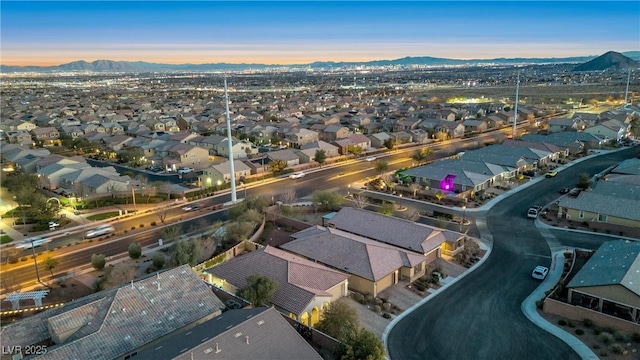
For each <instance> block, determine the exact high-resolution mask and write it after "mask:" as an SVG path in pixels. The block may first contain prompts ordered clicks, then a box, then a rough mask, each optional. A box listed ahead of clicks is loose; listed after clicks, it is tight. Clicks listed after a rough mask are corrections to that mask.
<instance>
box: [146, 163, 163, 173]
mask: <svg viewBox="0 0 640 360" xmlns="http://www.w3.org/2000/svg"><path fill="white" fill-rule="evenodd" d="M163 170H164V168H163V167H162V166H158V165H154V166H150V167H149V171H153V172H161V171H163Z"/></svg>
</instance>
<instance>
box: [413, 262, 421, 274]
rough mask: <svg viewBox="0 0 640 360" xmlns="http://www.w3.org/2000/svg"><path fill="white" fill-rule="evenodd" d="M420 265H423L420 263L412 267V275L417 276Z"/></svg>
mask: <svg viewBox="0 0 640 360" xmlns="http://www.w3.org/2000/svg"><path fill="white" fill-rule="evenodd" d="M422 265H423V264H422V263H420V264H418V265H416V266H414V267H413V273H414V274H417V273H419V272H422Z"/></svg>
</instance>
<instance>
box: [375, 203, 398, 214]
mask: <svg viewBox="0 0 640 360" xmlns="http://www.w3.org/2000/svg"><path fill="white" fill-rule="evenodd" d="M394 209H395V205H394V204H393V203H392V202H389V201H385V202H383V203H382V205H380V209H378V212H379V213H380V214H384V215H387V216H391V215H393V210H394Z"/></svg>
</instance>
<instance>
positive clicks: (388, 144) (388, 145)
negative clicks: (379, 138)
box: [383, 138, 396, 150]
mask: <svg viewBox="0 0 640 360" xmlns="http://www.w3.org/2000/svg"><path fill="white" fill-rule="evenodd" d="M383 144H384V147H386V148H387V149H389V150H393V149H394V148H395V147H396V139H394V138H388V139H387V140H385V141H384V142H383Z"/></svg>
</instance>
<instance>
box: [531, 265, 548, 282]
mask: <svg viewBox="0 0 640 360" xmlns="http://www.w3.org/2000/svg"><path fill="white" fill-rule="evenodd" d="M548 273H549V268H546V267H544V266H540V265H538V266H536V268H535V269H533V272H532V273H531V277H532V278H534V279H538V280H544V278H546V277H547V274H548Z"/></svg>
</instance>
